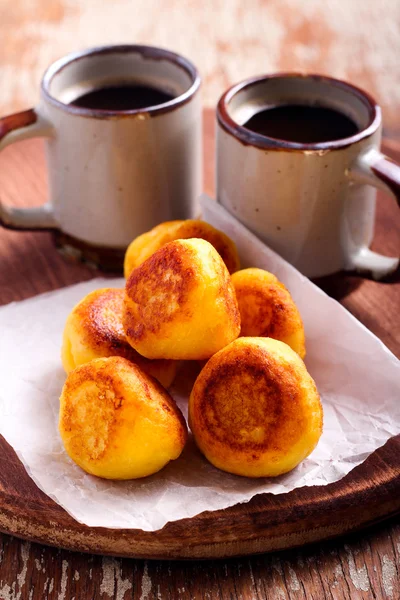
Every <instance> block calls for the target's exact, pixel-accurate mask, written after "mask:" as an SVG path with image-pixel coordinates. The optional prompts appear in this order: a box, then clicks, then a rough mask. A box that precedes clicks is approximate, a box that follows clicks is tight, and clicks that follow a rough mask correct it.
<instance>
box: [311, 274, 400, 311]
mask: <svg viewBox="0 0 400 600" xmlns="http://www.w3.org/2000/svg"><path fill="white" fill-rule="evenodd" d="M366 279H368V280H370V279H372V278H371V277H369V276H368V275H366V274H362V273H357V272H356V271H341V272H340V273H334V274H333V275H326V276H325V277H316V278H315V279H312V281H313V283H315V285H317V286H318V287H319V288H321V290H323V291H324V292H325V293H326V294H328V296H330V297H331V298H334V299H335V300H338V301H339V302H340V300H343V299H344V298H346V297H347V296H349V295H350V294H351V293H352V292H354V291H355V290H356V289H357V288H359V287H360V285H362V283H363V282H364V281H365V280H366ZM399 281H400V266H399V267H398V268H397V269H396V271H394V273H392V274H391V275H389V276H388V277H385V278H384V279H381V280H380V281H379V283H383V284H391V283H398V282H399Z"/></svg>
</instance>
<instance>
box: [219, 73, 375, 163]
mask: <svg viewBox="0 0 400 600" xmlns="http://www.w3.org/2000/svg"><path fill="white" fill-rule="evenodd" d="M288 78H299V79H300V78H301V79H311V80H314V81H322V82H324V83H327V84H329V85H333V86H335V87H339V88H341V89H344V90H346V91H347V92H350V93H352V94H353V95H355V96H357V98H358V99H360V100H361V101H362V102H363V103H364V104H365V105H366V107H367V108H368V112H369V121H368V124H367V125H366V127H364V128H363V129H361V131H358V132H357V133H355V134H354V135H352V136H349V137H346V138H341V139H339V140H330V141H327V142H312V143H303V142H292V141H289V140H283V139H279V138H272V137H268V136H266V135H262V134H260V133H256V132H254V131H251V130H250V129H247V127H244V126H243V125H239V123H237V122H236V121H235V120H234V119H233V118H232V117H231V116H230V115H229V112H228V106H229V102H230V101H231V100H232V98H233V97H234V96H235V95H236V94H237V93H238V92H240V91H242V90H244V89H246V88H250V87H252V86H254V85H257V84H258V83H260V82H261V81H267V80H269V79H288ZM217 121H218V123H219V125H220V126H221V127H222V128H223V129H224V130H225V131H226V132H227V133H230V134H231V135H233V136H234V137H235V138H238V139H239V140H240V141H241V142H243V143H244V144H245V145H250V146H256V147H258V148H263V149H281V150H300V151H301V150H303V151H311V152H312V151H316V152H318V151H321V150H335V149H340V148H346V147H348V146H350V145H352V144H354V143H355V142H359V141H361V140H363V139H365V138H367V137H369V136H370V135H372V134H373V133H374V132H375V131H376V130H377V128H378V127H379V125H380V122H381V109H380V107H379V105H378V104H377V103H376V101H375V100H374V98H373V97H372V96H371V95H370V94H368V93H367V92H365V91H364V90H362V89H361V88H359V87H357V86H355V85H353V84H351V83H348V82H347V81H344V80H342V79H335V78H333V77H328V76H326V75H319V74H316V73H301V72H279V73H273V74H271V75H268V74H267V75H260V76H258V77H250V78H249V79H245V80H244V81H241V82H239V83H236V84H235V85H233V86H231V87H230V88H229V89H228V90H226V92H224V93H223V94H222V96H221V97H220V99H219V101H218V104H217Z"/></svg>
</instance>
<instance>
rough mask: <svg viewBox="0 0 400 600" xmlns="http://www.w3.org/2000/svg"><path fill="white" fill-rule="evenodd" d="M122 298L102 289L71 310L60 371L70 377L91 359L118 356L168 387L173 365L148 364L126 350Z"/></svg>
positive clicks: (119, 292)
mask: <svg viewBox="0 0 400 600" xmlns="http://www.w3.org/2000/svg"><path fill="white" fill-rule="evenodd" d="M124 295H125V291H124V290H123V289H116V288H103V289H100V290H95V291H93V292H91V293H90V294H88V295H87V296H86V297H85V298H83V300H81V301H80V302H79V304H77V305H76V306H75V308H74V309H73V310H72V311H71V313H70V314H69V316H68V319H67V322H66V324H65V329H64V335H63V346H62V362H63V366H64V369H65V371H66V372H67V373H70V371H72V370H73V369H75V368H76V367H78V366H80V365H82V364H84V363H86V362H88V361H89V360H92V359H93V358H102V357H106V356H121V357H122V358H126V359H128V360H130V361H131V362H133V363H135V364H137V365H138V366H139V367H141V368H142V369H143V370H144V371H145V372H146V373H148V374H149V375H152V376H153V377H155V378H156V379H157V380H158V381H159V382H160V383H161V384H162V385H164V386H165V387H169V386H170V385H171V384H172V382H173V380H174V377H175V375H176V371H177V363H176V361H171V360H148V359H147V358H144V357H143V356H141V355H140V354H139V353H138V352H136V350H134V349H133V348H132V346H130V344H129V343H128V341H127V339H126V335H125V331H124V328H123V325H122V314H123V310H124Z"/></svg>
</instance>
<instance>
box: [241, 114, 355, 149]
mask: <svg viewBox="0 0 400 600" xmlns="http://www.w3.org/2000/svg"><path fill="white" fill-rule="evenodd" d="M244 127H246V128H247V129H251V131H254V132H256V133H260V134H261V135H265V136H267V137H271V138H276V139H279V140H287V141H289V142H300V143H305V144H310V143H318V142H329V141H332V140H341V139H343V138H346V137H349V136H351V135H354V134H355V133H358V131H359V128H358V127H357V125H356V124H355V123H354V122H353V121H352V120H351V119H349V118H348V117H346V115H344V114H342V113H340V112H338V111H336V110H333V109H332V108H325V107H323V106H302V105H297V104H291V105H286V106H274V107H271V108H267V109H264V110H262V111H260V112H259V113H257V114H255V115H253V116H252V117H251V118H250V119H249V120H248V121H247V122H246V123H245V124H244Z"/></svg>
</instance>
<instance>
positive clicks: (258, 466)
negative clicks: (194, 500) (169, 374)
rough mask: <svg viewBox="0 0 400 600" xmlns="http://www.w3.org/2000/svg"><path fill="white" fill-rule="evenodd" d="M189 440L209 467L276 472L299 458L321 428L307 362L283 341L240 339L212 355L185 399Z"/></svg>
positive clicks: (241, 472) (263, 474) (237, 471)
mask: <svg viewBox="0 0 400 600" xmlns="http://www.w3.org/2000/svg"><path fill="white" fill-rule="evenodd" d="M189 425H190V427H191V429H192V432H193V435H194V437H195V440H196V443H197V445H198V447H199V449H200V450H201V452H202V453H203V454H204V455H205V456H206V458H207V459H208V460H209V461H210V462H211V463H212V464H213V465H215V466H216V467H218V468H219V469H222V470H223V471H228V472H229V473H235V474H237V475H244V476H247V477H266V476H277V475H281V474H282V473H286V472H287V471H290V470H291V469H293V468H294V467H295V466H296V465H298V464H299V462H301V461H302V460H303V459H304V458H306V457H307V456H308V455H309V454H310V453H311V452H312V450H313V449H314V448H315V446H316V445H317V443H318V440H319V438H320V436H321V433H322V406H321V402H320V399H319V395H318V391H317V388H316V386H315V383H314V381H313V379H312V378H311V376H310V375H309V374H308V372H307V370H306V367H305V365H304V363H303V361H302V360H301V358H300V357H299V356H298V354H297V353H296V352H294V351H293V350H292V349H291V348H290V347H289V346H287V345H286V344H285V343H283V342H280V341H277V340H273V339H271V338H248V337H247V338H239V339H237V340H235V341H234V342H232V343H231V344H229V346H227V347H225V348H223V349H222V350H220V351H219V352H217V354H215V355H214V356H213V357H212V358H210V360H209V361H208V363H207V364H206V366H205V367H204V369H203V370H202V371H201V373H200V375H199V376H198V378H197V380H196V383H195V385H194V387H193V390H192V393H191V396H190V400H189Z"/></svg>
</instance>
